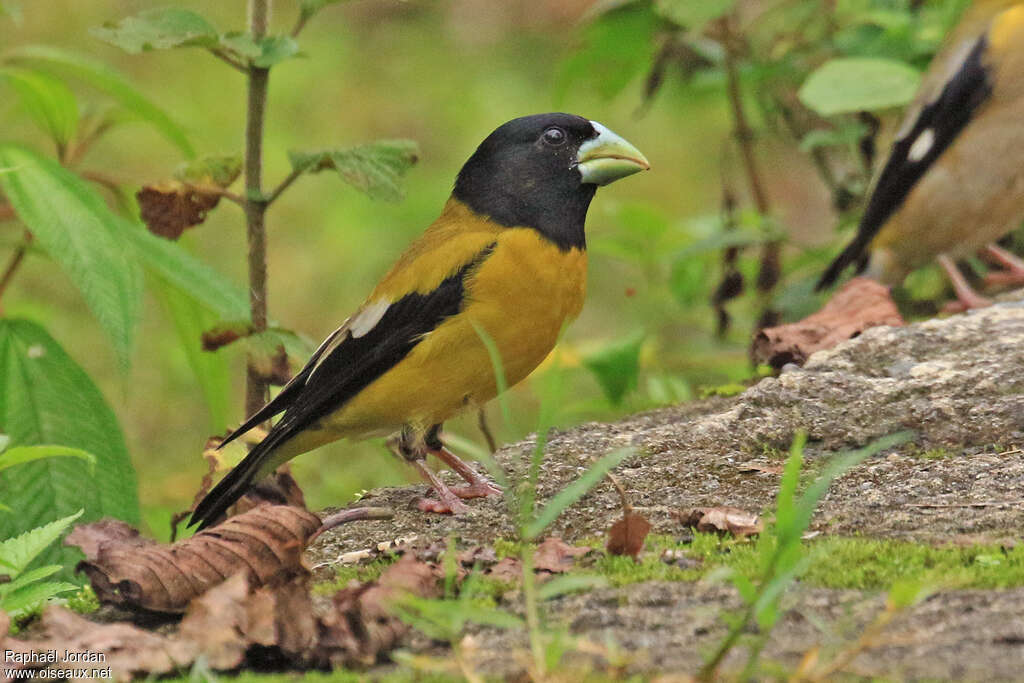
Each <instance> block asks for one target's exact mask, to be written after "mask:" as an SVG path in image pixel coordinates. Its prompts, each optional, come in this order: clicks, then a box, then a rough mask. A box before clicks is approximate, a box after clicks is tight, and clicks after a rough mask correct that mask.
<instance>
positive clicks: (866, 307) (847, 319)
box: [750, 277, 906, 368]
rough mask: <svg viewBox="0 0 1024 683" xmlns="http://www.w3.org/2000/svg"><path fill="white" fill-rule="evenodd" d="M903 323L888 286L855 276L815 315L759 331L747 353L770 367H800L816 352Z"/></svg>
mask: <svg viewBox="0 0 1024 683" xmlns="http://www.w3.org/2000/svg"><path fill="white" fill-rule="evenodd" d="M905 324H906V323H905V322H904V320H903V317H902V316H901V315H900V312H899V309H897V308H896V304H895V303H894V302H893V300H892V298H891V297H890V296H889V288H888V287H885V286H884V285H881V284H879V283H877V282H875V281H874V280H869V279H868V278H864V277H856V278H853V279H852V280H850V281H849V282H847V283H846V285H845V286H843V288H842V289H840V290H839V291H838V292H836V294H835V296H833V297H832V298H831V299H830V300H829V302H828V303H827V304H825V306H824V307H823V308H822V309H821V310H820V311H818V312H817V313H813V314H811V315H809V316H807V317H806V318H804V319H803V320H801V321H799V322H795V323H790V324H788V325H779V326H778V327H765V329H762V330H761V331H760V332H758V333H757V335H756V336H755V337H754V341H753V344H752V346H751V350H750V352H751V355H752V356H753V358H754V360H755V361H757V362H760V363H767V364H768V365H771V366H772V367H773V368H781V367H782V366H784V365H786V364H787V363H796V364H797V365H803V363H804V362H805V361H806V360H807V358H808V357H809V356H810V355H811V354H812V353H814V352H815V351H821V350H822V349H830V348H832V347H833V346H835V345H836V344H838V343H840V342H843V341H846V340H847V339H852V338H853V337H856V336H858V335H859V334H860V333H861V332H863V331H864V330H866V329H868V328H871V327H878V326H879V325H892V326H901V325H905Z"/></svg>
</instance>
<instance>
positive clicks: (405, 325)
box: [189, 243, 495, 529]
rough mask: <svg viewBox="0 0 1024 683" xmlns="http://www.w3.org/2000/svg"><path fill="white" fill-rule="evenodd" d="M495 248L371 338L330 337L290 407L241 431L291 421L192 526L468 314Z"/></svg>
mask: <svg viewBox="0 0 1024 683" xmlns="http://www.w3.org/2000/svg"><path fill="white" fill-rule="evenodd" d="M494 247H495V244H494V243H492V244H490V245H489V246H488V247H486V248H485V249H483V250H482V251H480V252H479V253H478V254H477V255H476V256H475V257H474V258H473V259H472V260H471V261H470V262H469V263H467V264H465V265H464V266H463V267H462V268H460V269H459V270H458V271H457V272H456V273H454V274H452V275H451V276H449V277H448V278H446V279H445V280H443V281H442V282H441V284H440V285H438V287H437V288H436V289H434V290H433V291H432V292H430V293H428V294H416V293H413V294H407V295H405V296H404V297H402V298H401V299H399V300H397V301H395V302H393V303H392V304H391V305H390V306H388V308H387V310H385V311H384V314H383V315H382V316H381V318H380V320H379V321H377V323H376V324H375V325H374V326H373V327H372V328H370V329H369V330H368V331H367V332H366V333H365V334H363V335H361V336H354V335H352V334H349V331H348V330H347V329H345V326H343V327H342V328H340V329H339V330H338V332H336V333H335V334H338V333H342V334H344V335H345V336H344V338H343V339H342V340H341V341H340V342H339V343H336V344H335V343H332V340H335V336H334V335H332V336H331V337H330V338H328V341H325V342H324V344H322V345H321V346H320V349H318V350H317V354H314V357H313V359H311V360H310V362H309V363H307V364H306V367H305V368H303V370H302V372H300V373H299V374H298V375H296V376H295V378H294V379H293V380H292V382H290V383H289V384H288V386H287V387H285V390H283V391H282V392H281V394H279V395H278V397H277V399H275V401H276V400H278V399H280V398H281V395H283V394H285V393H286V392H287V393H288V397H287V398H286V399H285V400H286V401H287V406H284V404H283V402H282V403H278V404H277V406H274V401H272V402H271V403H270V404H268V405H267V406H265V407H264V408H263V409H262V410H260V411H259V412H258V413H256V415H254V416H253V417H252V418H250V419H249V420H248V421H247V422H246V424H245V425H243V426H242V428H240V429H245V428H246V425H250V426H252V425H254V424H257V423H258V421H259V420H257V418H260V416H261V415H264V414H265V415H266V416H267V417H269V416H270V415H272V414H274V413H275V412H280V411H281V410H284V416H283V417H282V418H281V420H280V421H279V422H278V423H277V424H275V425H274V426H273V427H272V428H271V430H270V433H269V434H267V436H266V438H265V439H263V441H261V442H260V443H259V444H258V445H256V447H254V448H253V449H252V451H250V452H249V454H248V455H247V456H246V457H245V459H244V460H243V461H242V462H241V463H239V464H238V466H237V467H235V468H234V469H233V470H231V471H230V472H228V474H227V476H225V477H224V478H223V479H222V480H221V481H220V482H219V483H218V484H217V486H215V487H214V489H213V490H212V491H210V493H209V494H207V496H206V497H205V498H203V500H202V501H201V502H200V503H199V505H197V506H196V509H195V512H193V513H192V519H191V521H190V522H189V524H190V525H193V524H197V523H198V524H200V529H202V528H205V527H207V526H209V525H210V524H212V523H213V522H215V521H216V520H217V519H218V518H219V517H220V516H221V515H222V514H224V512H225V511H226V510H227V509H228V508H229V507H231V505H232V504H233V503H234V502H235V501H236V500H238V499H239V498H240V497H241V496H242V495H243V494H245V492H246V491H247V490H248V489H249V487H250V486H251V485H252V484H253V483H254V480H255V479H256V477H257V476H258V475H259V474H260V471H261V469H262V467H263V465H264V464H265V463H266V462H267V460H268V458H269V457H270V456H271V454H272V453H273V451H274V450H275V449H276V448H277V447H278V446H280V445H281V444H283V443H284V442H285V441H287V440H288V439H290V438H292V437H293V436H295V435H296V434H299V433H300V432H302V431H303V430H304V429H306V428H307V427H309V426H310V425H312V424H314V423H315V422H316V421H317V420H319V419H321V418H322V417H325V416H326V415H328V414H330V413H332V412H334V411H335V410H337V409H338V408H339V407H341V406H342V405H344V404H345V402H347V401H348V400H350V399H351V398H352V397H353V396H355V395H356V394H358V393H359V392H360V391H361V390H362V389H363V388H365V387H366V386H367V385H369V384H370V382H372V381H374V380H375V379H377V378H378V377H380V376H381V375H383V374H384V373H385V372H387V371H388V370H390V369H391V368H392V367H394V366H395V365H397V364H398V362H399V361H401V360H402V359H403V358H405V357H406V355H408V354H409V352H410V351H411V350H412V349H413V347H414V346H416V344H417V343H419V341H420V339H422V337H423V335H425V334H427V333H428V332H430V331H432V330H433V329H435V328H436V327H437V326H438V325H440V324H441V323H442V322H443V321H444V320H445V319H446V318H448V317H450V316H453V315H455V314H456V313H458V312H459V311H460V310H462V307H463V303H464V301H465V281H466V277H467V276H468V275H469V274H471V273H472V272H473V271H474V270H475V269H476V268H477V267H478V266H479V265H480V264H481V263H482V262H483V261H484V260H485V259H486V258H487V257H488V256H490V254H491V252H493V250H494ZM335 341H336V340H335ZM332 346H333V348H331V347H332ZM300 378H302V380H301V382H300V381H298V380H299V379H300ZM261 419H262V418H261ZM254 420H256V422H254ZM250 423H252V424H250ZM237 433H240V431H239V432H236V434H237ZM234 436H235V434H232V436H231V437H230V438H234Z"/></svg>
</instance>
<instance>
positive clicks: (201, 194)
mask: <svg viewBox="0 0 1024 683" xmlns="http://www.w3.org/2000/svg"><path fill="white" fill-rule="evenodd" d="M135 198H136V199H137V200H138V202H139V211H140V214H141V217H142V220H143V222H144V223H145V224H146V227H147V228H149V231H150V232H152V233H154V234H156V235H160V236H161V237H166V238H167V239H169V240H176V239H178V238H179V237H181V233H183V232H185V230H186V229H187V228H191V227H193V226H196V225H199V224H201V223H202V222H203V221H205V220H206V214H207V212H209V211H210V210H212V209H214V208H215V207H216V206H217V204H218V202H220V193H219V192H217V191H212V192H210V191H204V190H202V189H201V188H199V187H197V186H194V185H189V184H186V183H182V182H180V181H177V180H167V181H164V182H161V183H155V184H153V185H145V186H143V188H142V189H141V190H139V191H138V192H137V193H136V194H135Z"/></svg>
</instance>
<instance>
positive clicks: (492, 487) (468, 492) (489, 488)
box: [449, 479, 504, 500]
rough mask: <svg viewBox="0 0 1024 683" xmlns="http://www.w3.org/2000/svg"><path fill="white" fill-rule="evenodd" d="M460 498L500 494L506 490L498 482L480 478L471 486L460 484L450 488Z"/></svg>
mask: <svg viewBox="0 0 1024 683" xmlns="http://www.w3.org/2000/svg"><path fill="white" fill-rule="evenodd" d="M449 490H450V491H451V492H452V493H454V494H455V495H456V496H458V497H459V498H462V499H463V500H468V499H470V498H486V497H487V496H500V495H501V494H502V493H504V491H502V490H501V487H500V486H498V485H497V484H492V483H491V482H489V481H485V480H483V479H480V480H478V481H475V482H473V483H472V484H470V485H469V486H458V487H453V488H451V489H449Z"/></svg>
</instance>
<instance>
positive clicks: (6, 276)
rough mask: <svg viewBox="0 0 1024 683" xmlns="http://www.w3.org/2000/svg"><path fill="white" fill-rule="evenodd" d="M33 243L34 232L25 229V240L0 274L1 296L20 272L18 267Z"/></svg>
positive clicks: (0, 296)
mask: <svg viewBox="0 0 1024 683" xmlns="http://www.w3.org/2000/svg"><path fill="white" fill-rule="evenodd" d="M31 243H32V233H30V232H28V231H27V230H26V231H25V241H24V242H23V243H22V244H20V245H19V246H18V248H17V249H15V250H14V254H12V255H11V260H10V261H8V262H7V267H6V268H4V272H3V275H0V298H2V297H3V295H4V292H6V291H7V286H8V285H9V284H11V280H13V279H14V275H15V273H17V272H18V268H19V267H20V266H21V263H22V261H24V260H25V254H26V253H28V247H29V245H30V244H31Z"/></svg>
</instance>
